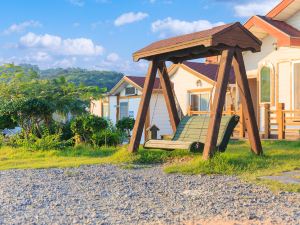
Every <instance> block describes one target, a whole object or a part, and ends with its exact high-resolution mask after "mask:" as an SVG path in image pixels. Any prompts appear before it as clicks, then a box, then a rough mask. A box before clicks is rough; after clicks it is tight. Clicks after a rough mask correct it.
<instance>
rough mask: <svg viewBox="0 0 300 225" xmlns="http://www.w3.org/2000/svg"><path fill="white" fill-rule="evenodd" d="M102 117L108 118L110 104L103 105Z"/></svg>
mask: <svg viewBox="0 0 300 225" xmlns="http://www.w3.org/2000/svg"><path fill="white" fill-rule="evenodd" d="M102 110H103V111H102V117H104V118H108V103H104V104H103V105H102Z"/></svg>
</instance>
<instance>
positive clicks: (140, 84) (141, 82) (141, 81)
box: [125, 76, 161, 89]
mask: <svg viewBox="0 0 300 225" xmlns="http://www.w3.org/2000/svg"><path fill="white" fill-rule="evenodd" d="M125 78H127V79H129V80H130V81H132V82H133V83H134V84H136V85H137V86H138V87H140V88H141V89H143V88H144V83H145V79H146V77H138V76H125ZM153 88H154V89H161V86H160V80H159V78H155V81H154V87H153Z"/></svg>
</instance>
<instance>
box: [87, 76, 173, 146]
mask: <svg viewBox="0 0 300 225" xmlns="http://www.w3.org/2000/svg"><path fill="white" fill-rule="evenodd" d="M144 82H145V77H137V76H124V77H123V78H122V79H121V80H120V81H119V82H118V83H117V84H116V85H115V86H114V87H113V88H112V89H111V91H110V92H109V93H107V95H106V96H104V97H103V98H102V99H100V100H92V101H91V106H90V111H91V113H92V114H94V115H98V116H100V117H105V118H107V119H109V120H110V121H111V122H112V123H113V124H116V122H117V121H118V120H119V119H122V118H123V117H132V118H136V115H137V111H138V107H139V104H140V99H141V95H142V90H143V87H144ZM152 125H156V126H157V127H158V128H159V131H158V136H159V137H160V135H170V134H172V133H173V132H172V128H171V124H170V119H169V116H168V110H167V108H166V104H165V100H164V96H163V93H162V90H161V87H160V81H159V79H158V78H156V81H155V84H154V90H153V94H152V98H151V101H150V106H149V112H148V114H147V118H146V123H145V129H144V132H143V136H142V142H143V141H144V140H145V138H146V137H147V135H148V132H147V131H146V130H147V128H149V127H151V126H152ZM145 133H147V134H146V136H145Z"/></svg>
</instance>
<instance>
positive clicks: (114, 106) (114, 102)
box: [109, 96, 117, 125]
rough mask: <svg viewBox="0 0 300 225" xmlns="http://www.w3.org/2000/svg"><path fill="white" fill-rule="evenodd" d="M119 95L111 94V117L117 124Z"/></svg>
mask: <svg viewBox="0 0 300 225" xmlns="http://www.w3.org/2000/svg"><path fill="white" fill-rule="evenodd" d="M116 115H117V96H109V119H110V120H111V122H112V123H113V124H114V125H115V124H116V122H117V120H116V119H117V118H116Z"/></svg>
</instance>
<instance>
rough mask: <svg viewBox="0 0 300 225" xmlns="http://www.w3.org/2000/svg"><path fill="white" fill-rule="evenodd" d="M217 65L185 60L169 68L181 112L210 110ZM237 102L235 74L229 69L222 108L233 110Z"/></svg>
mask: <svg viewBox="0 0 300 225" xmlns="http://www.w3.org/2000/svg"><path fill="white" fill-rule="evenodd" d="M218 67H219V66H218V65H217V64H214V63H209V62H206V63H200V62H188V61H186V62H183V63H181V64H174V65H172V66H171V67H170V68H169V76H170V80H171V82H172V83H173V84H174V91H175V95H176V99H177V101H178V103H179V105H180V108H181V110H182V112H183V114H187V115H193V114H196V115H197V114H202V113H205V112H206V113H207V112H209V111H210V108H211V103H212V99H211V98H212V96H211V95H213V88H214V86H215V83H216V79H217V77H216V76H217V71H218ZM237 104H238V98H237V93H236V84H235V76H234V71H233V69H231V72H230V77H229V85H228V89H227V95H226V100H225V108H224V110H235V109H237Z"/></svg>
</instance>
